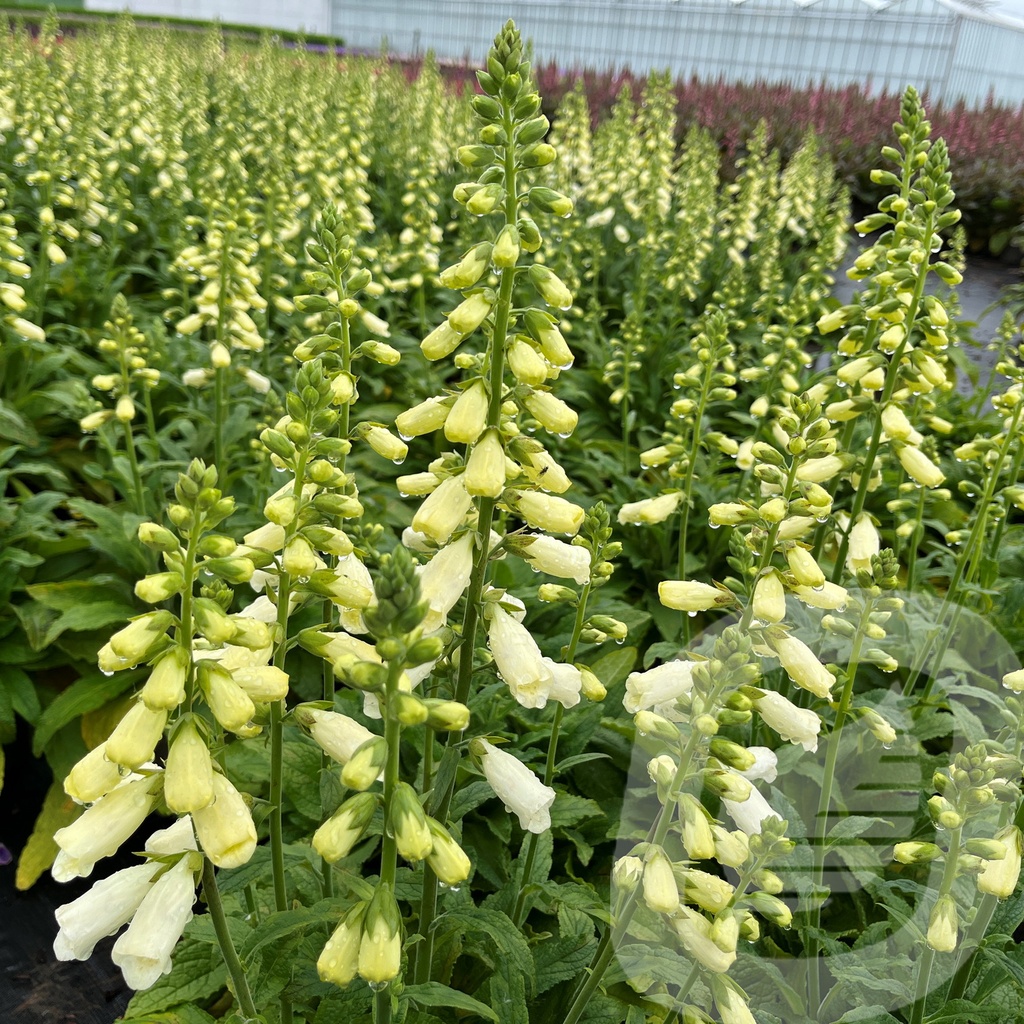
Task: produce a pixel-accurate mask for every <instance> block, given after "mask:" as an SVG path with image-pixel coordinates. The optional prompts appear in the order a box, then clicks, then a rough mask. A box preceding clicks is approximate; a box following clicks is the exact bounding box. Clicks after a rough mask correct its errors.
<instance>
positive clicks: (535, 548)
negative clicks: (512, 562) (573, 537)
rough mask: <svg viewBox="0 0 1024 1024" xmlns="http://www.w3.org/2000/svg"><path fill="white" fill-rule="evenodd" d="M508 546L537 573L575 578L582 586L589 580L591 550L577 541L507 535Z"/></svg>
mask: <svg viewBox="0 0 1024 1024" xmlns="http://www.w3.org/2000/svg"><path fill="white" fill-rule="evenodd" d="M509 546H510V547H512V548H513V550H515V551H516V552H517V553H518V554H521V555H522V557H523V558H525V559H526V560H527V561H528V562H529V563H530V565H532V566H533V568H534V569H536V570H537V571H538V572H544V573H547V574H548V575H549V576H557V577H559V578H560V579H569V580H575V582H576V583H578V584H580V585H581V586H582V585H583V584H584V583H587V582H588V581H589V580H590V552H589V551H588V550H587V549H586V548H585V547H581V546H580V545H578V544H567V543H566V542H565V541H563V540H557V539H556V538H554V537H549V536H547V535H546V534H543V533H539V534H525V535H523V536H520V537H516V538H515V539H514V540H513V539H512V538H509Z"/></svg>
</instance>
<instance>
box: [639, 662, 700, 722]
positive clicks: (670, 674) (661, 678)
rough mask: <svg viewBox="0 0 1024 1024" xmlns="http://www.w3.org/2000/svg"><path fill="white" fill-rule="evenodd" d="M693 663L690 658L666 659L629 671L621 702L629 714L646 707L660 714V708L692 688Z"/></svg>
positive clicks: (645, 709)
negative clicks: (654, 664)
mask: <svg viewBox="0 0 1024 1024" xmlns="http://www.w3.org/2000/svg"><path fill="white" fill-rule="evenodd" d="M693 667H694V662H692V661H678V660H677V661H666V662H664V663H663V664H661V665H656V666H655V667H654V668H649V669H648V670H647V671H646V672H631V673H630V674H629V675H628V676H627V677H626V695H625V696H624V697H623V698H622V706H623V707H624V708H625V709H626V710H627V711H628V712H629V713H630V714H633V715H635V714H636V713H637V712H638V711H648V710H657V712H658V714H664V713H665V712H664V710H663V709H665V708H671V706H672V705H673V704H675V702H676V701H677V700H678V699H679V698H680V697H682V696H683V695H684V694H687V693H689V692H690V691H691V690H692V689H693ZM666 717H668V716H666Z"/></svg>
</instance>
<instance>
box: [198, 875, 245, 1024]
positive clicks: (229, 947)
mask: <svg viewBox="0 0 1024 1024" xmlns="http://www.w3.org/2000/svg"><path fill="white" fill-rule="evenodd" d="M203 897H204V898H205V900H206V905H207V906H208V907H209V908H210V917H211V918H212V919H213V930H214V931H215V932H216V934H217V944H218V945H219V946H220V951H221V955H222V956H223V957H224V966H225V967H227V969H228V974H230V975H231V984H232V987H233V988H234V990H235V996H236V998H237V999H238V1005H239V1006H240V1007H241V1010H242V1013H244V1014H245V1016H246V1017H249V1018H252V1019H255V1018H256V1016H257V1012H256V1004H255V1003H254V1002H253V1001H252V993H251V992H250V991H249V982H248V980H247V979H246V977H245V968H244V967H243V966H242V962H241V960H239V959H238V952H237V950H236V949H235V944H234V943H233V942H232V941H231V932H230V930H229V929H228V918H227V914H225V913H224V904H223V903H222V902H221V898H220V890H219V889H218V888H217V873H216V872H215V871H214V869H213V864H212V863H211V862H210V860H209V858H207V857H204V858H203Z"/></svg>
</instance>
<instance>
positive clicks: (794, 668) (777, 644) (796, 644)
mask: <svg viewBox="0 0 1024 1024" xmlns="http://www.w3.org/2000/svg"><path fill="white" fill-rule="evenodd" d="M772 644H773V646H774V648H775V653H776V655H777V656H778V659H779V661H780V662H781V663H782V667H783V668H784V669H785V670H786V675H788V676H789V678H790V679H792V680H793V682H794V683H796V685H797V686H799V687H800V688H801V689H804V690H808V691H809V692H810V693H813V694H814V695H815V696H816V697H821V698H822V699H823V700H831V698H832V687H833V686H834V685H835V682H836V677H835V676H834V675H833V674H832V673H831V672H830V671H829V670H828V669H827V668H826V667H825V666H824V665H822V663H821V662H820V661H818V657H817V655H816V654H815V653H814V652H813V651H812V650H811V649H810V647H808V646H807V644H805V643H804V642H803V641H802V640H798V639H797V638H796V637H795V636H783V637H779V638H777V639H776V640H773V641H772Z"/></svg>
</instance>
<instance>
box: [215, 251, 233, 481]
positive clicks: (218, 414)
mask: <svg viewBox="0 0 1024 1024" xmlns="http://www.w3.org/2000/svg"><path fill="white" fill-rule="evenodd" d="M221 245H222V248H221V254H220V291H219V292H218V295H217V334H216V341H217V344H220V345H224V344H225V342H224V332H225V328H226V326H227V310H228V296H227V280H228V264H229V261H230V258H231V235H230V234H229V233H228V232H227V231H225V232H224V236H223V238H222V240H221ZM226 374H227V370H226V368H225V367H223V366H219V367H217V368H215V370H214V381H213V398H214V408H213V459H214V462H216V464H217V471H218V472H219V474H220V479H221V481H222V483H226V482H227V479H228V465H227V461H226V453H225V451H224V419H225V414H226V412H227V394H226V392H227V379H226Z"/></svg>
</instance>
